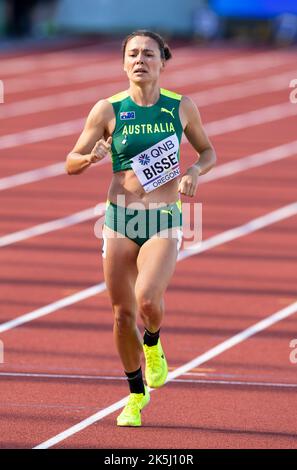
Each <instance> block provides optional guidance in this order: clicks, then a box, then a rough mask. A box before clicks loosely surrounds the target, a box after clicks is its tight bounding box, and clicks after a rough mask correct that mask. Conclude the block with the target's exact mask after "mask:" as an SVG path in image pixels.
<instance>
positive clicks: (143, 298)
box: [136, 292, 161, 322]
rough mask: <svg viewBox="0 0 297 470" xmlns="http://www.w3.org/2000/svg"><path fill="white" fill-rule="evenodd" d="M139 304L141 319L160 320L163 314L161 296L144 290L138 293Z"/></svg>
mask: <svg viewBox="0 0 297 470" xmlns="http://www.w3.org/2000/svg"><path fill="white" fill-rule="evenodd" d="M136 300H137V306H138V310H139V314H140V317H141V319H142V320H143V321H144V322H145V321H146V320H147V319H149V320H150V321H154V320H156V321H158V320H159V319H160V315H161V301H160V299H159V297H157V296H154V295H153V294H152V293H151V292H146V293H145V292H143V293H138V295H137V294H136Z"/></svg>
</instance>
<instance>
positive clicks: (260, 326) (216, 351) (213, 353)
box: [34, 302, 297, 449]
mask: <svg viewBox="0 0 297 470" xmlns="http://www.w3.org/2000/svg"><path fill="white" fill-rule="evenodd" d="M296 311H297V302H295V303H293V304H291V305H289V306H288V307H286V308H284V309H282V310H279V311H278V312H276V313H274V314H273V315H270V316H268V317H267V318H265V319H264V320H261V321H260V322H258V323H256V324H255V325H252V326H251V327H249V328H247V329H245V330H243V331H241V332H240V333H238V334H237V335H235V336H232V337H231V338H229V339H228V340H226V341H223V342H222V343H220V344H218V345H217V346H215V347H214V348H211V349H210V350H209V351H206V352H205V353H204V354H201V355H200V356H197V357H196V358H195V359H193V360H192V361H189V362H187V363H186V364H184V365H183V366H181V367H178V368H177V369H175V370H174V371H173V372H170V373H169V374H168V379H167V381H166V383H168V382H171V381H173V380H174V379H176V378H177V377H179V376H181V375H183V374H184V373H185V372H188V371H189V370H191V369H193V368H194V367H197V366H198V365H201V364H203V363H205V362H207V361H209V360H210V359H213V358H214V357H217V356H218V355H220V354H222V353H223V352H225V351H227V350H228V349H230V348H232V347H234V346H235V345H237V344H239V343H242V342H243V341H244V340H246V339H247V338H250V337H251V336H253V335H255V334H257V333H259V332H261V331H263V330H264V329H266V328H268V327H269V326H272V325H274V324H275V323H277V322H279V321H281V320H283V319H285V318H287V317H289V316H290V315H293V314H294V313H295V312H296ZM154 390H155V389H152V390H151V392H153V391H154ZM127 400H128V396H126V397H125V398H123V399H122V400H120V401H117V402H115V403H113V404H112V405H110V406H109V407H107V408H104V409H103V410H100V411H98V412H97V413H95V414H93V415H91V416H89V417H88V418H86V419H84V420H82V421H81V422H79V423H77V424H76V425H74V426H71V427H70V428H68V429H66V430H65V431H63V432H61V433H59V434H57V435H56V436H53V437H52V438H50V439H48V440H46V441H44V442H42V443H41V444H39V445H37V446H35V447H34V449H49V448H50V447H53V446H54V445H57V444H58V443H59V442H62V441H64V440H65V439H68V438H69V437H71V436H73V435H74V434H76V433H78V432H80V431H82V430H83V429H85V428H87V427H89V426H91V425H92V424H94V423H97V422H98V421H100V420H101V419H103V418H105V417H106V416H108V415H110V414H112V413H114V412H115V411H117V410H119V409H120V408H122V407H123V406H124V405H125V404H126V403H127Z"/></svg>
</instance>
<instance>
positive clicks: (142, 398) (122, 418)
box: [117, 385, 150, 426]
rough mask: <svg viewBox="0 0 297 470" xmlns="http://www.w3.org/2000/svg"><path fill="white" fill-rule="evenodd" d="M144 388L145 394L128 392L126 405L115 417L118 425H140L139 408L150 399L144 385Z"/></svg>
mask: <svg viewBox="0 0 297 470" xmlns="http://www.w3.org/2000/svg"><path fill="white" fill-rule="evenodd" d="M144 390H145V395H143V394H142V393H130V396H129V400H128V403H127V405H126V406H125V408H124V409H123V411H122V412H121V414H120V415H119V416H118V417H117V425H118V426H141V410H142V409H143V408H144V407H145V406H146V405H148V403H149V401H150V393H149V391H148V388H147V386H146V385H145V386H144Z"/></svg>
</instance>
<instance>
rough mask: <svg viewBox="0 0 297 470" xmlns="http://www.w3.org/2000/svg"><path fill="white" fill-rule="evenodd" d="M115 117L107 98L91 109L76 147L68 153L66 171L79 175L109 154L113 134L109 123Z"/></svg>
mask: <svg viewBox="0 0 297 470" xmlns="http://www.w3.org/2000/svg"><path fill="white" fill-rule="evenodd" d="M112 118H113V115H112V106H111V105H110V103H109V102H108V101H106V100H100V101H98V103H96V104H95V106H94V107H93V108H92V109H91V111H90V114H89V116H88V118H87V121H86V124H85V127H84V130H83V131H82V133H81V135H80V137H79V139H78V141H77V142H76V144H75V146H74V148H73V149H72V150H71V152H70V153H69V154H68V155H67V159H66V165H65V168H66V171H67V173H68V174H69V175H78V174H80V173H82V172H83V171H84V170H85V169H86V168H88V167H89V166H90V165H92V163H96V162H98V161H100V160H102V159H103V158H105V157H106V156H108V155H109V152H110V149H111V141H112V138H111V136H109V137H108V139H107V140H105V137H106V136H107V135H108V130H107V123H108V122H109V121H110V120H111V119H112Z"/></svg>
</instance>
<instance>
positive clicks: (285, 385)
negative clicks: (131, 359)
mask: <svg viewBox="0 0 297 470" xmlns="http://www.w3.org/2000/svg"><path fill="white" fill-rule="evenodd" d="M185 375H187V374H185ZM0 377H9V378H11V377H15V378H18V377H19V378H28V379H30V378H32V379H54V380H55V379H58V380H63V381H64V380H82V381H84V380H86V381H88V380H100V381H102V380H103V381H104V380H114V381H117V380H119V381H126V380H127V378H126V377H123V376H119V375H116V376H114V375H75V374H46V373H32V372H0ZM172 382H177V383H195V384H206V385H207V384H212V385H238V386H242V385H243V386H248V387H269V388H271V387H277V388H297V383H295V384H292V383H286V382H282V383H280V382H250V381H248V382H246V381H243V380H213V379H172Z"/></svg>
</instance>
